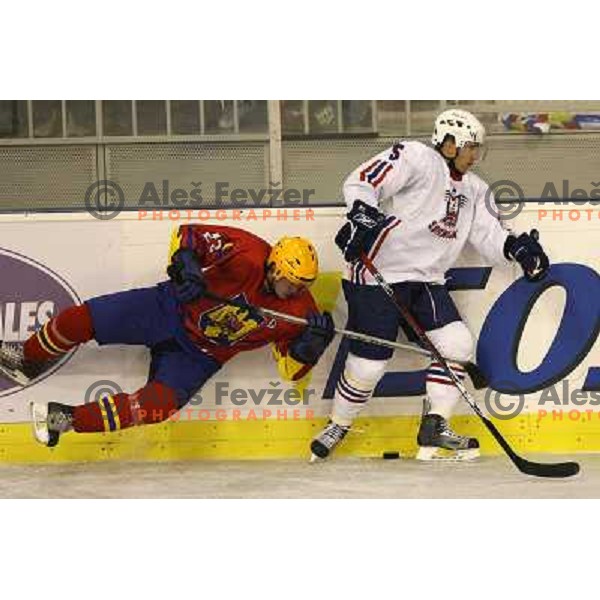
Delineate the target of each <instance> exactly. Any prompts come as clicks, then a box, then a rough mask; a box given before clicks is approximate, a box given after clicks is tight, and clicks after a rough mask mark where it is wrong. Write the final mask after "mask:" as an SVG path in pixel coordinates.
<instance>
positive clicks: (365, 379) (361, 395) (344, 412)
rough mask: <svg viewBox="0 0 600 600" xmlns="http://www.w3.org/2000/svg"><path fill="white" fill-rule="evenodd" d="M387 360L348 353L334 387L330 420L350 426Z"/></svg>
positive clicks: (365, 402) (368, 396)
mask: <svg viewBox="0 0 600 600" xmlns="http://www.w3.org/2000/svg"><path fill="white" fill-rule="evenodd" d="M387 362H388V361H387V360H371V359H368V358H360V357H359V356H355V355H354V354H348V358H347V359H346V364H345V366H344V372H343V373H342V375H341V377H340V379H339V381H338V384H337V386H336V389H335V395H334V398H333V410H332V413H331V420H332V421H333V422H334V423H337V424H338V425H344V426H350V425H352V421H353V420H354V419H355V418H356V417H357V416H358V415H359V414H360V412H361V411H362V409H363V408H364V407H365V406H366V404H367V402H368V400H369V398H370V397H371V395H372V394H373V390H374V389H375V386H376V385H377V382H378V381H379V380H380V379H381V376H382V375H383V373H384V372H385V367H386V365H387Z"/></svg>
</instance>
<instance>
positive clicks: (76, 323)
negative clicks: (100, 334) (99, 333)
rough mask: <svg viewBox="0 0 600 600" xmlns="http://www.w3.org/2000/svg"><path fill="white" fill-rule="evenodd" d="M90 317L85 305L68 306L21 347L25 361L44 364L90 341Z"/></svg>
mask: <svg viewBox="0 0 600 600" xmlns="http://www.w3.org/2000/svg"><path fill="white" fill-rule="evenodd" d="M93 335H94V332H93V328H92V317H91V315H90V311H89V309H88V307H87V305H86V304H82V305H81V306H70V307H69V308H66V309H65V310H63V311H62V312H60V313H59V314H58V315H57V316H56V317H53V318H52V319H50V320H49V321H48V322H47V323H45V324H44V326H43V327H42V328H41V329H40V330H39V331H37V332H36V333H34V334H33V335H32V336H31V337H30V338H29V339H28V340H27V341H26V342H25V345H24V347H23V352H24V355H25V360H27V361H32V362H45V361H47V360H51V359H53V358H58V357H60V356H62V355H63V354H66V353H67V352H69V350H72V349H73V348H75V346H77V345H79V344H83V343H85V342H88V341H89V340H91V339H92V337H93Z"/></svg>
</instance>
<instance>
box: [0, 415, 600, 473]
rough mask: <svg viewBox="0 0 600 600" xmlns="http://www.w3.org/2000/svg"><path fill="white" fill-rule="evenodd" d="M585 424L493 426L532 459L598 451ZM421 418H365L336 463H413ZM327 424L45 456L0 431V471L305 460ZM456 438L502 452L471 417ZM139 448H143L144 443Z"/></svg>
mask: <svg viewBox="0 0 600 600" xmlns="http://www.w3.org/2000/svg"><path fill="white" fill-rule="evenodd" d="M594 415H595V418H594V419H591V420H589V421H586V422H582V421H574V420H570V419H569V418H568V417H567V416H565V417H564V418H563V419H562V420H558V419H556V420H552V419H550V418H548V419H543V420H540V419H539V418H538V417H537V415H535V414H523V415H520V416H519V417H518V418H516V419H511V420H510V421H498V420H496V419H492V420H493V421H494V423H495V424H496V425H497V427H498V429H500V431H501V432H502V434H503V435H505V436H506V438H507V439H508V441H509V442H510V444H511V445H512V446H514V448H515V450H516V451H517V452H519V453H520V454H523V455H525V456H527V455H528V454H529V453H541V452H550V453H552V452H556V453H561V454H571V453H573V454H575V453H578V452H579V453H582V452H598V451H600V413H594ZM419 421H420V417H419V416H416V415H414V416H412V415H411V416H396V417H363V418H359V419H357V421H356V426H355V428H354V431H352V432H351V433H350V434H349V435H348V437H347V438H346V439H345V440H344V442H343V444H342V445H341V446H340V448H339V449H338V450H337V451H336V454H335V456H337V457H340V458H341V457H344V456H355V457H380V456H381V455H382V453H383V452H390V451H396V452H400V453H401V454H402V456H406V457H411V456H414V454H415V452H416V435H417V429H418V426H419ZM325 422H326V419H325V418H319V419H308V420H307V419H302V420H291V419H288V420H287V421H284V420H281V421H278V420H267V421H262V420H260V419H259V420H256V421H183V420H180V421H177V422H174V421H165V422H163V423H159V424H156V425H149V426H144V427H131V428H129V429H123V430H120V431H116V432H112V433H88V434H77V433H72V432H69V433H67V434H65V435H63V436H61V439H60V443H59V444H58V446H56V447H55V448H46V447H45V446H42V445H40V444H38V443H36V442H35V441H33V438H32V436H31V426H30V425H29V424H28V423H3V424H2V427H0V463H45V462H65V461H106V460H123V461H124V460H134V461H140V460H142V461H145V460H147V461H160V460H165V461H166V460H171V461H172V460H205V459H220V460H243V459H277V458H296V459H307V460H308V458H309V456H310V452H309V443H310V440H311V439H312V438H313V437H314V436H315V435H316V434H317V433H318V432H319V431H320V429H321V428H322V427H323V426H324V425H325ZM451 425H452V427H454V428H455V429H456V430H457V431H458V432H459V433H460V434H463V435H474V436H477V437H478V438H479V441H480V443H481V451H482V454H483V455H487V456H490V455H501V454H503V452H502V450H501V449H500V447H499V446H498V444H497V443H496V442H495V440H494V439H493V438H492V437H491V435H489V433H488V432H487V430H486V429H485V428H484V426H483V425H482V424H481V422H480V421H479V419H478V418H477V417H476V416H474V415H460V416H456V417H454V418H453V419H452V420H451ZM141 440H143V443H141Z"/></svg>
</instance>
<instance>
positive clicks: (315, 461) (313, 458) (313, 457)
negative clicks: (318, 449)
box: [308, 454, 325, 465]
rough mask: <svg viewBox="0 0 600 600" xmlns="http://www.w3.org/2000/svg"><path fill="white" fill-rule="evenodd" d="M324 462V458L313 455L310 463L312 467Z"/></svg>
mask: <svg viewBox="0 0 600 600" xmlns="http://www.w3.org/2000/svg"><path fill="white" fill-rule="evenodd" d="M324 460H325V459H324V458H320V457H319V456H317V455H316V454H311V455H310V459H309V461H308V462H309V463H310V464H311V465H312V464H315V463H319V462H323V461H324Z"/></svg>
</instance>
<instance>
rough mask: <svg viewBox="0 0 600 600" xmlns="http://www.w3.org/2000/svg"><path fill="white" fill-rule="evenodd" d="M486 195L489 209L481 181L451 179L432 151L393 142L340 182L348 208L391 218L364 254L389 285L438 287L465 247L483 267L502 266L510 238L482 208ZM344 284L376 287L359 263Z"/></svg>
mask: <svg viewBox="0 0 600 600" xmlns="http://www.w3.org/2000/svg"><path fill="white" fill-rule="evenodd" d="M487 193H489V194H490V198H489V199H488V203H490V202H491V203H494V199H493V196H492V195H491V192H490V191H489V188H488V186H487V184H486V183H485V182H484V181H483V180H482V179H480V178H479V177H478V176H477V175H475V174H474V173H470V172H468V173H466V174H465V175H463V176H462V179H461V180H460V181H456V180H455V179H453V178H452V177H451V175H450V169H449V167H448V165H447V163H446V161H445V160H444V158H443V157H442V156H441V155H440V154H439V152H437V151H436V150H434V149H433V148H431V147H429V146H426V145H425V144H423V143H421V142H417V141H405V142H400V143H397V144H395V145H394V146H392V147H391V148H389V149H388V150H385V151H384V152H381V153H380V154H378V155H377V156H374V157H373V158H371V159H370V160H368V161H366V162H365V163H363V164H362V165H360V167H358V169H356V170H355V171H354V172H353V173H352V174H351V175H350V176H349V177H348V179H346V181H345V182H344V199H345V201H346V204H347V205H348V208H352V205H353V204H354V201H355V200H362V201H363V202H366V203H367V204H370V205H371V206H375V207H377V208H378V209H379V210H380V211H381V212H383V213H384V214H386V215H389V216H393V217H395V218H396V219H394V220H393V222H392V223H390V224H389V225H388V226H387V227H385V228H384V229H383V230H382V231H381V233H380V234H379V236H378V238H377V240H376V241H375V243H374V244H373V246H372V247H371V250H370V252H369V257H370V258H371V260H373V262H374V264H375V266H376V267H377V268H378V269H379V271H381V274H382V275H383V277H384V278H385V279H386V280H387V281H389V282H391V283H395V282H399V281H426V282H431V283H444V281H445V278H444V273H445V272H446V271H447V270H448V269H449V268H451V267H452V266H453V265H454V264H455V262H456V260H457V259H458V256H459V254H460V252H461V250H462V249H463V248H464V246H465V244H466V243H467V242H469V243H471V244H472V245H473V246H474V248H475V249H476V250H477V251H478V252H479V253H480V254H481V255H482V256H483V258H484V259H485V260H486V261H489V262H490V263H492V264H508V261H507V259H506V258H505V256H504V253H503V249H504V242H505V241H506V237H507V235H508V233H509V232H508V231H507V230H506V229H505V228H504V227H503V226H502V224H501V222H500V221H499V220H498V218H497V217H496V216H494V215H493V214H492V213H491V212H490V211H489V210H488V209H487V208H486V204H485V201H486V198H485V196H486V194H487ZM493 205H494V204H492V206H493ZM348 279H350V280H351V281H354V282H355V283H366V284H371V285H372V284H374V283H375V282H374V280H373V277H371V275H370V274H369V272H368V271H367V270H366V268H365V267H363V266H361V265H360V263H359V264H357V265H356V266H355V267H351V269H350V273H349V275H348Z"/></svg>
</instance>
